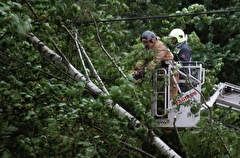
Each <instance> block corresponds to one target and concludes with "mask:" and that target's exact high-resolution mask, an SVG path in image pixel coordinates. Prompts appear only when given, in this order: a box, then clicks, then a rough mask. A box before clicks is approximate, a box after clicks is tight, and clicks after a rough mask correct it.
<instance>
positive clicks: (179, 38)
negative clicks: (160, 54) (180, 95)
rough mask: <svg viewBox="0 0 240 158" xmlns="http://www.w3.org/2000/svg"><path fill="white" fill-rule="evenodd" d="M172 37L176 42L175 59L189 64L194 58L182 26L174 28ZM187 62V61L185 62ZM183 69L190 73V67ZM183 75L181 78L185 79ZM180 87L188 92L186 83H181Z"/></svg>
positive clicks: (173, 41) (170, 36)
mask: <svg viewBox="0 0 240 158" xmlns="http://www.w3.org/2000/svg"><path fill="white" fill-rule="evenodd" d="M168 37H169V38H171V40H172V43H173V44H174V49H173V51H172V52H173V55H174V61H181V62H182V63H183V65H184V66H186V65H188V64H189V62H191V60H192V50H191V48H190V47H189V46H188V44H187V43H186V41H187V35H186V34H185V33H184V32H183V30H182V29H180V28H175V29H173V30H172V31H171V32H170V34H169V35H168ZM184 62H185V63H184ZM182 71H183V72H184V73H186V74H190V69H189V68H186V69H182ZM184 78H185V77H184V76H183V75H180V78H179V79H180V80H181V79H184ZM179 87H180V89H181V91H182V92H186V91H187V90H188V89H189V87H188V85H187V84H186V83H179Z"/></svg>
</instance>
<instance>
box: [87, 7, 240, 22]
mask: <svg viewBox="0 0 240 158" xmlns="http://www.w3.org/2000/svg"><path fill="white" fill-rule="evenodd" d="M234 12H240V8H235V9H231V10H230V9H229V10H214V11H206V12H196V13H187V14H178V13H176V14H170V15H156V16H143V17H132V18H117V19H100V20H96V22H117V21H134V20H146V19H147V20H150V19H164V18H170V17H182V16H198V15H202V14H224V13H234ZM92 22H93V21H89V22H88V23H92Z"/></svg>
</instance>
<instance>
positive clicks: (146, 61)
mask: <svg viewBox="0 0 240 158" xmlns="http://www.w3.org/2000/svg"><path fill="white" fill-rule="evenodd" d="M140 40H141V42H143V44H144V46H145V48H146V49H147V50H151V51H150V52H149V54H148V55H147V58H146V56H145V57H144V55H143V58H141V59H140V60H138V61H137V63H136V65H135V71H134V77H135V79H139V78H141V77H143V76H144V74H145V71H147V70H153V69H155V68H156V67H157V66H161V67H167V65H166V64H165V61H170V62H172V60H173V58H174V56H173V54H172V53H171V51H170V50H169V49H168V47H167V46H165V45H164V43H163V42H162V41H160V38H159V37H157V36H156V35H155V34H154V33H153V32H151V31H144V32H143V33H142V35H141V37H140ZM174 76H175V78H176V80H177V81H178V73H177V72H175V73H174ZM177 94H178V89H177V86H176V83H175V82H174V80H173V78H171V79H170V99H172V98H173V97H174V96H176V95H177Z"/></svg>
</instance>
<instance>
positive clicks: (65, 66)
mask: <svg viewBox="0 0 240 158" xmlns="http://www.w3.org/2000/svg"><path fill="white" fill-rule="evenodd" d="M28 41H29V42H30V43H31V44H33V45H34V47H35V48H36V49H37V50H38V51H39V52H40V53H41V54H42V55H43V56H44V57H46V58H48V59H49V60H50V61H51V62H53V63H54V64H55V65H56V66H58V68H59V69H62V70H63V71H65V72H66V73H67V74H68V75H69V76H70V77H72V78H73V79H74V80H76V81H79V82H80V81H82V82H85V88H86V89H88V90H89V91H90V92H92V93H94V94H96V95H99V94H101V93H103V91H102V90H101V89H100V88H98V87H97V86H96V85H95V84H94V83H93V82H91V80H87V79H86V78H85V76H84V75H83V74H81V73H80V72H79V71H78V70H77V69H76V68H74V67H73V66H72V65H71V64H70V63H67V62H66V61H64V60H63V58H62V57H61V56H59V55H58V54H57V53H55V52H54V51H53V50H51V49H50V48H48V47H47V46H46V45H45V44H44V43H43V42H41V41H40V40H39V39H38V38H37V37H36V36H35V35H34V34H32V33H29V34H28ZM107 103H108V104H109V105H111V103H112V101H111V100H108V102H107ZM113 108H114V109H115V110H116V111H117V112H118V113H119V114H121V115H125V116H127V117H128V118H129V119H130V120H131V121H133V122H134V123H135V125H136V126H137V125H140V124H141V123H140V121H139V120H137V119H136V118H135V117H134V116H132V115H131V114H130V113H128V112H127V111H126V110H125V109H123V108H122V107H121V106H120V105H118V104H115V105H114V106H113ZM149 134H151V136H152V137H153V141H152V142H151V143H152V144H153V145H154V146H156V148H157V149H158V150H159V151H160V152H161V153H162V154H163V155H166V156H168V157H169V158H180V156H179V155H178V154H177V153H176V152H175V151H174V150H172V149H171V148H170V147H169V146H168V145H167V144H165V143H164V142H163V141H162V140H161V139H160V138H159V137H158V136H156V135H155V134H154V133H153V132H149Z"/></svg>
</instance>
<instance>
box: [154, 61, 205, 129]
mask: <svg viewBox="0 0 240 158" xmlns="http://www.w3.org/2000/svg"><path fill="white" fill-rule="evenodd" d="M167 65H168V66H167V67H166V68H158V70H157V72H155V73H154V75H153V87H154V95H153V97H152V102H153V104H152V109H151V112H152V116H153V117H154V118H155V119H154V123H153V124H154V126H155V127H170V128H171V127H174V125H175V126H176V127H193V126H196V124H197V122H198V121H199V120H200V110H199V109H200V107H199V106H200V105H199V104H200V102H201V86H202V85H203V84H204V79H205V69H204V66H203V63H202V62H188V63H186V62H185V63H184V64H183V63H180V65H185V66H180V67H179V66H178V67H177V66H176V65H174V64H173V63H169V64H167ZM178 65H179V64H178ZM186 65H187V66H186ZM186 69H190V73H189V74H187V73H185V72H184V70H186ZM174 71H178V72H179V74H180V75H181V76H182V77H181V78H184V79H181V80H179V82H178V83H180V82H181V83H184V84H186V85H188V86H189V89H188V91H186V92H182V91H181V89H180V87H179V86H177V88H178V92H179V94H178V95H177V96H176V97H175V98H170V78H171V77H172V79H173V80H174V81H175V82H177V81H176V79H175V78H174V76H173V72H174ZM178 83H177V85H178Z"/></svg>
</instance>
